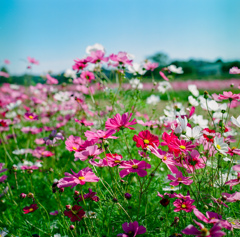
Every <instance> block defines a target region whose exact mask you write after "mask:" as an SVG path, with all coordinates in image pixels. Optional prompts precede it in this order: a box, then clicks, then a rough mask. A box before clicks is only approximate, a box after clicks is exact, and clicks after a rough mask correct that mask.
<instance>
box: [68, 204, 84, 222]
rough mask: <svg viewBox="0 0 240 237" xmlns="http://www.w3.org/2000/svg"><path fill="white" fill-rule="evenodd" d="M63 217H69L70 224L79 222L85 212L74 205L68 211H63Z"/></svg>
mask: <svg viewBox="0 0 240 237" xmlns="http://www.w3.org/2000/svg"><path fill="white" fill-rule="evenodd" d="M64 215H65V216H67V217H69V218H70V221H71V222H75V221H81V220H82V218H83V217H84V215H85V211H84V210H83V209H82V207H81V206H78V205H74V206H73V207H72V208H71V209H70V210H65V211H64Z"/></svg>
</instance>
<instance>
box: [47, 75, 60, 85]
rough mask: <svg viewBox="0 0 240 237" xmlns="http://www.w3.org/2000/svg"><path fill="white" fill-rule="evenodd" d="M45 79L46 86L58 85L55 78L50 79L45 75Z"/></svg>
mask: <svg viewBox="0 0 240 237" xmlns="http://www.w3.org/2000/svg"><path fill="white" fill-rule="evenodd" d="M46 77H47V84H49V85H54V84H58V80H57V79H56V78H54V77H51V76H50V75H49V74H47V75H46Z"/></svg>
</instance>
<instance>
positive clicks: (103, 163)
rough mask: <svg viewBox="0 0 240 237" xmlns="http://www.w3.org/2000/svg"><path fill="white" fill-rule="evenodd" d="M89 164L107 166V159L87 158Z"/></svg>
mask: <svg viewBox="0 0 240 237" xmlns="http://www.w3.org/2000/svg"><path fill="white" fill-rule="evenodd" d="M88 163H89V164H91V165H93V166H97V167H106V166H108V163H107V160H106V159H105V158H103V159H100V158H99V160H98V162H97V161H96V160H93V159H91V160H89V161H88Z"/></svg>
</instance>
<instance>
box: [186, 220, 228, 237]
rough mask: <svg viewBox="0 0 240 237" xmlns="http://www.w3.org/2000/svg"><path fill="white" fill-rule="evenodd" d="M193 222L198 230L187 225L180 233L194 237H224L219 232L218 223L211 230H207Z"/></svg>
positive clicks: (222, 233)
mask: <svg viewBox="0 0 240 237" xmlns="http://www.w3.org/2000/svg"><path fill="white" fill-rule="evenodd" d="M194 222H195V223H196V224H197V225H198V226H199V227H200V230H198V229H197V228H196V227H195V226H193V225H188V226H187V227H186V228H185V229H184V230H182V233H183V234H185V235H194V236H196V237H204V236H205V237H221V236H224V235H226V234H225V233H224V232H223V231H221V229H222V226H221V224H220V223H216V224H215V225H214V226H213V227H212V229H210V230H208V229H207V228H205V227H204V225H203V224H201V223H199V222H197V221H195V220H194Z"/></svg>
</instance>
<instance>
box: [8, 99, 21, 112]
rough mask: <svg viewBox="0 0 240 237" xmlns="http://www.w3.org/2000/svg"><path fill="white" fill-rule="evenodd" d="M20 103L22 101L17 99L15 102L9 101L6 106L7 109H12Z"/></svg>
mask: <svg viewBox="0 0 240 237" xmlns="http://www.w3.org/2000/svg"><path fill="white" fill-rule="evenodd" d="M21 103H22V101H21V100H17V101H16V102H15V103H10V104H8V105H7V106H6V107H7V109H8V110H12V109H15V108H17V107H18V106H19V105H20V104H21Z"/></svg>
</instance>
